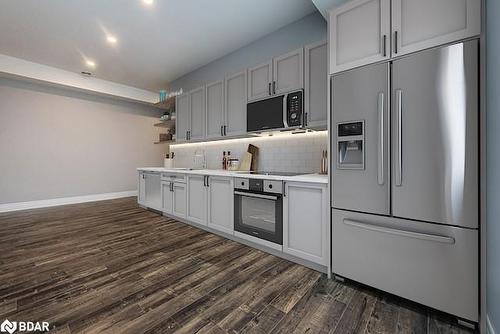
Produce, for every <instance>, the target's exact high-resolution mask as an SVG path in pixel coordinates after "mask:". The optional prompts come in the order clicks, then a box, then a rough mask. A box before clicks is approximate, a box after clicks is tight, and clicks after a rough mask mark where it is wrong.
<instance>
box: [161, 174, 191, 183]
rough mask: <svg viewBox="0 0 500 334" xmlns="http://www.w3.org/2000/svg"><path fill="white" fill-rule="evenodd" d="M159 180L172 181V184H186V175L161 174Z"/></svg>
mask: <svg viewBox="0 0 500 334" xmlns="http://www.w3.org/2000/svg"><path fill="white" fill-rule="evenodd" d="M161 180H162V181H172V182H181V183H186V175H184V174H170V173H162V174H161Z"/></svg>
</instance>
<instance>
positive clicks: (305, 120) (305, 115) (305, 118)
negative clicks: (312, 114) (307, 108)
mask: <svg viewBox="0 0 500 334" xmlns="http://www.w3.org/2000/svg"><path fill="white" fill-rule="evenodd" d="M308 117H309V113H307V112H306V113H305V114H304V126H307V123H308V121H309V119H308Z"/></svg>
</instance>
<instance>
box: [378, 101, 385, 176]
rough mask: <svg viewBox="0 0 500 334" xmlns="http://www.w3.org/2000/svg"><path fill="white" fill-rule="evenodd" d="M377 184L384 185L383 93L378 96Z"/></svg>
mask: <svg viewBox="0 0 500 334" xmlns="http://www.w3.org/2000/svg"><path fill="white" fill-rule="evenodd" d="M378 121H379V129H378V137H379V138H378V184H379V185H383V184H384V182H385V181H384V155H385V154H384V93H379V94H378Z"/></svg>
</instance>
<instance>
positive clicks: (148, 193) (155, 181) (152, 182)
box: [144, 173, 161, 210]
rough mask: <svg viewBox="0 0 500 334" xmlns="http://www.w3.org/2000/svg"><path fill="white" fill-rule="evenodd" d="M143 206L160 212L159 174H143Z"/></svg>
mask: <svg viewBox="0 0 500 334" xmlns="http://www.w3.org/2000/svg"><path fill="white" fill-rule="evenodd" d="M145 176H146V179H145V181H146V184H145V192H144V193H145V205H146V206H147V207H148V208H151V209H155V210H161V178H160V174H159V173H145Z"/></svg>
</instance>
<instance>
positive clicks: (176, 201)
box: [172, 182, 187, 218]
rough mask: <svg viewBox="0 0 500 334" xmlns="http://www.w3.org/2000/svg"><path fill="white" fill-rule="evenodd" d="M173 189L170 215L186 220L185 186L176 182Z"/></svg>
mask: <svg viewBox="0 0 500 334" xmlns="http://www.w3.org/2000/svg"><path fill="white" fill-rule="evenodd" d="M173 189H174V194H173V202H172V214H174V215H175V216H177V217H180V218H186V206H187V205H186V200H187V196H186V184H185V183H177V182H176V183H174V185H173Z"/></svg>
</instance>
